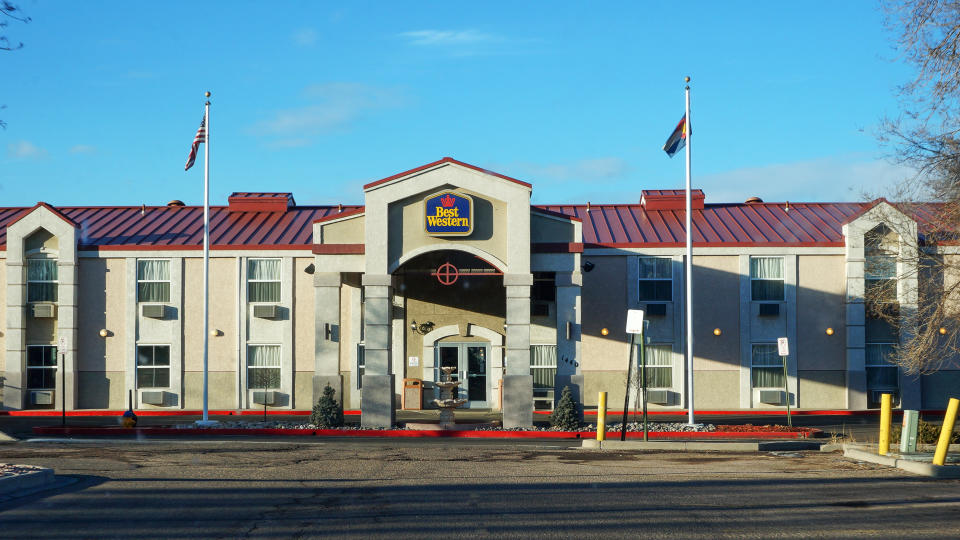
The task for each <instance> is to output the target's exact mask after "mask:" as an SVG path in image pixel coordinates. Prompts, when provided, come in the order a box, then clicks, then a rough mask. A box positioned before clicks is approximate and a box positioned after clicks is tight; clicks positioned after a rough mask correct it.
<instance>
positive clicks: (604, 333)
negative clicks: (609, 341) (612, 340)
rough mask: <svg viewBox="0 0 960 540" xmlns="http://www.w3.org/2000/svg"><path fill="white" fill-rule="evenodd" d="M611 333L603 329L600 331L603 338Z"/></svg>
mask: <svg viewBox="0 0 960 540" xmlns="http://www.w3.org/2000/svg"><path fill="white" fill-rule="evenodd" d="M609 333H610V331H609V330H607V329H606V328H601V329H600V335H601V336H605V335H607V334H609Z"/></svg>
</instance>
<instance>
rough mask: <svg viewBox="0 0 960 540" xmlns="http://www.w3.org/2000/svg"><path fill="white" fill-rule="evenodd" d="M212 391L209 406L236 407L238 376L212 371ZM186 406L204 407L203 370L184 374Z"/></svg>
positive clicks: (216, 407) (228, 408) (190, 407)
mask: <svg viewBox="0 0 960 540" xmlns="http://www.w3.org/2000/svg"><path fill="white" fill-rule="evenodd" d="M208 376H209V377H210V380H209V384H210V392H209V395H208V396H207V399H208V401H207V406H208V407H209V408H210V409H220V410H223V409H227V410H233V409H235V408H236V406H235V403H236V399H237V398H236V395H237V394H236V392H237V376H236V374H235V373H226V372H223V371H210V372H209V373H208ZM183 393H184V400H183V403H184V407H185V408H187V409H200V408H202V407H203V372H201V371H196V372H190V371H188V372H186V373H184V374H183Z"/></svg>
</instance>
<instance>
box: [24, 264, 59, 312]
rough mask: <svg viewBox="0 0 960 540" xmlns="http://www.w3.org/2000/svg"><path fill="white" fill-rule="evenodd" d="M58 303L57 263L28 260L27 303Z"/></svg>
mask: <svg viewBox="0 0 960 540" xmlns="http://www.w3.org/2000/svg"><path fill="white" fill-rule="evenodd" d="M56 301H57V261H56V260H55V259H27V302H56Z"/></svg>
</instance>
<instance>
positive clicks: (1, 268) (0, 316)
mask: <svg viewBox="0 0 960 540" xmlns="http://www.w3.org/2000/svg"><path fill="white" fill-rule="evenodd" d="M6 262H7V261H5V260H4V259H0V306H3V308H2V309H0V351H6V350H7V344H6V342H5V341H4V340H6V339H7V264H6ZM6 359H7V355H6V354H0V373H2V372H3V371H4V370H5V369H6ZM2 393H3V381H0V395H2ZM0 403H2V400H0Z"/></svg>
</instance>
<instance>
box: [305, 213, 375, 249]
mask: <svg viewBox="0 0 960 540" xmlns="http://www.w3.org/2000/svg"><path fill="white" fill-rule="evenodd" d="M363 224H364V216H362V215H360V216H356V217H351V218H347V219H344V220H343V221H336V222H334V223H321V224H320V231H321V232H320V235H321V238H320V239H317V243H323V244H362V243H363ZM320 240H322V242H320Z"/></svg>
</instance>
